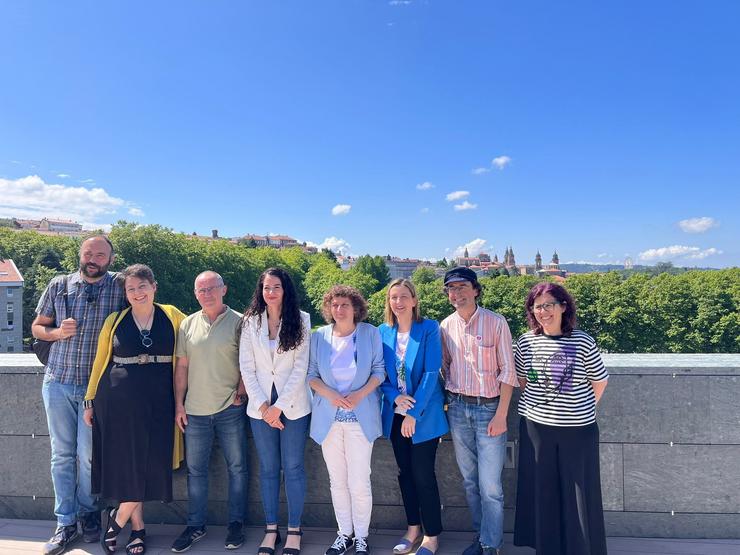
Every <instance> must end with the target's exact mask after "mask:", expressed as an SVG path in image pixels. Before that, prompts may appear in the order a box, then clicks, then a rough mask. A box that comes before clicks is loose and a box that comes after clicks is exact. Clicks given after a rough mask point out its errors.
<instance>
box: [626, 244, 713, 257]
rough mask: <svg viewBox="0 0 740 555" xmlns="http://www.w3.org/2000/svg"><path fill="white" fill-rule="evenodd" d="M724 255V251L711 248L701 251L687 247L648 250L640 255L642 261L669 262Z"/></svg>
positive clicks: (674, 246) (675, 246) (676, 246)
mask: <svg viewBox="0 0 740 555" xmlns="http://www.w3.org/2000/svg"><path fill="white" fill-rule="evenodd" d="M715 254H722V251H721V250H719V249H715V248H714V247H711V248H709V249H704V250H702V249H700V248H699V247H687V246H684V245H671V246H670V247H660V248H657V249H648V250H646V251H643V252H641V253H640V254H639V257H640V260H669V259H672V258H688V259H690V260H701V259H703V258H706V257H707V256H712V255H715Z"/></svg>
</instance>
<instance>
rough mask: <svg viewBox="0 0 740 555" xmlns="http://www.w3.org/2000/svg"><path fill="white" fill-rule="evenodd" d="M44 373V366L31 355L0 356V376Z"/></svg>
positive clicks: (7, 354)
mask: <svg viewBox="0 0 740 555" xmlns="http://www.w3.org/2000/svg"><path fill="white" fill-rule="evenodd" d="M36 373H41V374H43V373H44V366H43V365H42V364H41V363H40V362H39V359H38V358H36V355H34V354H33V353H2V354H0V374H36Z"/></svg>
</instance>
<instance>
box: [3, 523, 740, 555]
mask: <svg viewBox="0 0 740 555" xmlns="http://www.w3.org/2000/svg"><path fill="white" fill-rule="evenodd" d="M53 528H54V523H52V522H48V521H42V520H10V519H0V555H25V554H34V555H38V554H39V553H40V551H41V546H42V545H43V544H44V542H45V541H46V540H47V539H48V538H49V536H50V535H51V533H52V532H53ZM182 528H183V527H182V526H173V525H158V524H154V525H150V526H148V527H147V532H148V535H147V554H149V555H165V554H168V553H171V552H170V545H171V543H172V540H173V539H174V538H175V536H176V535H177V534H179V533H180V531H181V530H182ZM225 535H226V529H225V528H224V527H222V526H209V527H208V535H207V536H206V537H205V538H203V540H201V541H200V542H198V543H197V544H195V546H193V548H192V549H190V550H189V551H188V552H187V553H188V554H189V555H211V554H213V553H221V554H226V553H234V554H235V555H238V554H240V553H249V554H254V553H256V552H257V546H258V545H259V542H260V541H261V540H262V531H261V529H260V528H257V527H248V528H247V529H246V537H247V539H246V542H245V543H244V545H243V546H242V547H241V548H239V549H237V550H235V551H226V550H225V549H224V547H223V540H224V537H225ZM399 536H400V533H399V532H398V531H395V530H377V531H375V530H374V531H372V533H371V536H370V547H371V553H375V554H376V555H379V554H381V553H382V554H388V555H389V554H390V553H391V549H392V548H393V546H394V545H395V543H396V540H397V539H398V538H399ZM127 537H128V530H124V532H123V533H122V535H121V538H122V539H125V538H127ZM334 537H335V536H334V531H333V530H327V529H320V528H309V529H306V533H305V535H304V536H303V549H302V551H301V554H302V555H323V553H324V551H325V550H326V548H327V547H328V546H329V544H330V543H331V542H332V541H333V540H334ZM470 537H471V536H470V534H469V533H464V532H445V534H444V536H443V539H442V540H441V542H440V549H439V551H438V553H439V554H440V555H453V554H456V555H459V554H460V553H462V550H463V549H464V548H465V547H466V546H467V545H468V543H469V542H470ZM505 540H506V544H505V546H504V555H534V550H533V549H529V548H525V547H514V546H513V545H512V544H511V534H506V537H505ZM608 541H609V554H610V555H628V554H629V555H658V554H660V555H740V540H681V539H653V538H609V540H608ZM73 547H74V549H70V550H69V551H67V553H68V554H70V555H83V554H95V555H99V554H101V553H102V549H101V547H100V546H99V545H98V544H85V543H82V541H78V542H77V543H75V544H74V546H73ZM116 553H117V554H123V553H124V551H123V549H120V548H119V549H118V550H117V551H116ZM277 553H278V555H279V554H280V550H279V549H278V551H277Z"/></svg>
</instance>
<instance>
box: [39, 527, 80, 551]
mask: <svg viewBox="0 0 740 555" xmlns="http://www.w3.org/2000/svg"><path fill="white" fill-rule="evenodd" d="M79 536H80V534H79V533H78V532H77V523H74V524H70V525H69V526H57V530H56V532H54V535H53V536H52V537H51V539H50V540H49V541H48V542H46V543H45V544H44V549H43V550H42V553H43V554H44V555H59V554H60V553H64V552H65V551H66V549H67V547H68V546H69V544H71V543H72V542H73V541H75V540H76V539H77V538H78V537H79Z"/></svg>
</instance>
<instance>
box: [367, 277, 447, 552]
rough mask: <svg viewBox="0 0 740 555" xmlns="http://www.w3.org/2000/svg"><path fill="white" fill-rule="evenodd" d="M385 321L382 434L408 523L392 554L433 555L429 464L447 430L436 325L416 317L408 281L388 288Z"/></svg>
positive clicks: (433, 486)
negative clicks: (389, 450)
mask: <svg viewBox="0 0 740 555" xmlns="http://www.w3.org/2000/svg"><path fill="white" fill-rule="evenodd" d="M385 320H386V323H385V324H382V325H381V326H380V336H381V338H382V340H383V357H384V360H385V369H386V374H387V377H386V379H385V381H384V382H383V384H382V385H381V390H382V392H383V412H382V419H383V435H384V436H386V437H389V438H390V440H391V444H392V445H393V453H394V454H395V456H396V462H397V463H398V469H399V471H398V483H399V485H400V487H401V497H402V498H403V505H404V508H405V510H406V520H407V522H408V530H407V531H406V534H405V535H404V536H403V538H401V540H400V541H399V542H398V544H397V545H396V546H395V547H394V548H393V553H395V554H397V555H403V554H406V553H411V552H413V551H416V553H417V555H433V554H434V553H435V552H436V551H437V547H438V536H439V534H440V532H442V519H441V514H440V513H441V510H440V502H439V488H438V487H437V477H436V476H435V474H434V461H435V458H436V455H437V445H438V444H439V438H440V437H441V436H443V435H444V434H445V433H447V431H448V426H447V419H446V418H445V413H444V395H443V393H442V387H441V385H440V380H439V377H440V374H439V371H440V367H441V365H442V343H441V341H440V336H439V324H437V322H435V321H433V320H425V319H423V318H422V317H421V316H420V314H419V302H418V298H417V296H416V288H415V287H414V284H413V283H411V281H409V280H407V279H396V280H394V281H392V282H391V283H390V285H389V286H388V292H387V293H386V297H385ZM422 524H423V530H422ZM419 546H421V547H419ZM417 548H418V550H417Z"/></svg>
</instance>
